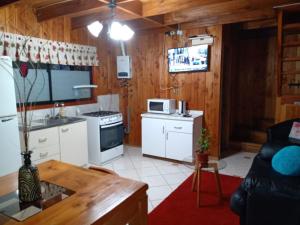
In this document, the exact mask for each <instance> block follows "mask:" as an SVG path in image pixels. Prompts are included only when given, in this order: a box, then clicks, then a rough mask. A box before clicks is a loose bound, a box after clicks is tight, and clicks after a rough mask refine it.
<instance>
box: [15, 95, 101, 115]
mask: <svg viewBox="0 0 300 225" xmlns="http://www.w3.org/2000/svg"><path fill="white" fill-rule="evenodd" d="M94 103H97V100H96V98H95V97H93V99H91V100H76V101H72V102H64V105H65V106H75V105H85V104H94ZM52 107H53V104H45V105H34V106H32V107H31V109H30V110H38V109H51V108H52ZM17 110H18V112H20V107H18V108H17Z"/></svg>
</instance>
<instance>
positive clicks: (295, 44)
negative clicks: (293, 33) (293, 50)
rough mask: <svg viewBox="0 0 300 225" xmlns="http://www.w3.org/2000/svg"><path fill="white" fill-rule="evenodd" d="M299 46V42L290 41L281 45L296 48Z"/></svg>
mask: <svg viewBox="0 0 300 225" xmlns="http://www.w3.org/2000/svg"><path fill="white" fill-rule="evenodd" d="M297 46H300V41H291V42H286V43H284V44H283V47H287V48H288V47H297Z"/></svg>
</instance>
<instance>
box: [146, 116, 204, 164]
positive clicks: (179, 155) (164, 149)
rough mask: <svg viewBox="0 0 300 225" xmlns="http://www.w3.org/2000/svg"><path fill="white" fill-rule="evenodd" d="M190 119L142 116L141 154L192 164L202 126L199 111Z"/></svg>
mask: <svg viewBox="0 0 300 225" xmlns="http://www.w3.org/2000/svg"><path fill="white" fill-rule="evenodd" d="M196 112H197V113H194V114H192V116H191V117H189V118H187V117H181V116H178V115H177V114H173V115H159V114H151V113H144V114H142V153H143V154H146V155H152V156H158V157H164V158H169V159H174V160H179V161H188V162H192V160H193V156H194V151H195V150H196V148H197V143H196V142H197V139H198V138H199V134H200V129H201V126H202V115H203V113H202V112H201V111H196Z"/></svg>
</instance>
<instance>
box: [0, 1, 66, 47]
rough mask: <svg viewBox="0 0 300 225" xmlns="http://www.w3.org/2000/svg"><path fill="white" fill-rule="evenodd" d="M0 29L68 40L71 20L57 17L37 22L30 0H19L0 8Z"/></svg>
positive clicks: (57, 39)
mask: <svg viewBox="0 0 300 225" xmlns="http://www.w3.org/2000/svg"><path fill="white" fill-rule="evenodd" d="M0 31H4V32H10V33H17V34H21V35H28V36H33V37H39V38H45V39H51V40H56V41H66V42H70V34H71V21H70V19H69V18H67V17H59V18H56V19H52V20H48V21H45V22H42V23H38V22H37V19H36V16H35V14H34V12H33V9H32V8H31V7H30V0H21V1H19V2H17V3H14V4H10V5H8V6H5V7H1V8H0Z"/></svg>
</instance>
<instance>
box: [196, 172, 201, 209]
mask: <svg viewBox="0 0 300 225" xmlns="http://www.w3.org/2000/svg"><path fill="white" fill-rule="evenodd" d="M200 191H201V167H199V168H198V169H197V206H198V207H200Z"/></svg>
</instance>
